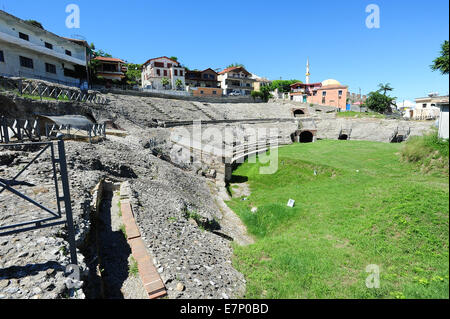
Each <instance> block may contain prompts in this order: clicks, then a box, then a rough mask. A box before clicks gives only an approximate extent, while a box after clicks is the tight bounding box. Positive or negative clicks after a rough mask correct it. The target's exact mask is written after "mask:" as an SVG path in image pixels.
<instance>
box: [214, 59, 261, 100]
mask: <svg viewBox="0 0 450 319" xmlns="http://www.w3.org/2000/svg"><path fill="white" fill-rule="evenodd" d="M218 80H219V82H220V86H221V88H222V90H223V94H224V95H229V94H230V93H233V92H235V93H238V94H240V95H250V94H251V92H252V91H253V90H254V87H253V83H255V81H256V80H255V79H254V78H252V74H251V73H250V72H248V71H247V70H246V69H245V68H244V67H241V66H238V67H229V68H226V69H225V70H223V71H222V72H219V76H218Z"/></svg>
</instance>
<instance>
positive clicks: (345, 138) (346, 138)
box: [339, 134, 348, 141]
mask: <svg viewBox="0 0 450 319" xmlns="http://www.w3.org/2000/svg"><path fill="white" fill-rule="evenodd" d="M339 140H340V141H346V140H348V135H347V134H341V135H339Z"/></svg>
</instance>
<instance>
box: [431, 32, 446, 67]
mask: <svg viewBox="0 0 450 319" xmlns="http://www.w3.org/2000/svg"><path fill="white" fill-rule="evenodd" d="M448 51H449V45H448V40H445V41H444V43H443V44H442V45H441V52H440V54H441V55H440V56H439V57H437V58H436V59H435V60H434V61H433V64H432V65H431V66H430V67H431V69H432V70H433V71H438V70H439V71H440V72H441V73H442V74H448V71H449V66H448V64H449V58H448Z"/></svg>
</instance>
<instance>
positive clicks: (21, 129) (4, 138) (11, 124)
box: [0, 117, 41, 143]
mask: <svg viewBox="0 0 450 319" xmlns="http://www.w3.org/2000/svg"><path fill="white" fill-rule="evenodd" d="M12 140H17V141H26V140H28V141H40V140H41V135H40V132H39V122H38V121H37V120H20V119H12V120H11V119H7V118H5V117H0V143H9V142H11V141H12Z"/></svg>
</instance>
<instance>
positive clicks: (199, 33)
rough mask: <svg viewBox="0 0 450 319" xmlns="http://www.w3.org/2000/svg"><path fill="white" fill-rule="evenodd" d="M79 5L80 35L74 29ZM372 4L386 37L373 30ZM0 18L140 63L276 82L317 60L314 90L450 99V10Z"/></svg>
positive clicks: (277, 5) (194, 5) (348, 3)
mask: <svg viewBox="0 0 450 319" xmlns="http://www.w3.org/2000/svg"><path fill="white" fill-rule="evenodd" d="M71 3H73V4H77V5H79V7H80V11H81V28H80V29H67V28H66V26H65V20H66V17H67V15H68V14H67V13H66V12H65V8H66V6H67V5H68V4H71ZM371 3H373V4H377V5H378V6H379V7H380V19H381V20H380V22H381V25H380V28H379V29H368V28H367V27H366V24H365V21H366V18H367V16H368V15H369V14H368V13H366V12H365V8H366V6H367V5H369V4H371ZM0 9H2V10H5V11H7V12H9V13H11V14H13V15H16V16H18V17H20V18H22V19H35V20H38V21H40V22H41V23H42V24H43V25H44V27H45V28H46V29H47V30H49V31H52V32H54V33H56V34H59V35H61V36H68V37H71V36H74V35H82V36H83V37H85V38H86V40H87V41H88V42H89V43H90V42H94V43H95V45H96V47H97V48H101V49H103V50H104V51H106V52H108V53H110V54H112V55H113V56H115V57H120V58H122V59H125V60H127V61H129V62H134V63H143V62H145V61H146V60H147V59H149V58H152V57H157V56H163V55H168V56H177V57H178V58H179V60H180V61H181V62H182V63H183V64H185V65H186V66H188V67H189V68H198V69H203V68H208V67H211V68H224V67H226V66H227V65H228V64H231V63H234V62H238V63H242V64H244V65H245V66H246V67H247V69H248V70H249V71H250V72H252V73H256V74H258V75H260V76H264V77H268V78H270V79H280V77H281V78H283V79H292V78H296V79H299V80H304V78H305V64H306V59H307V57H309V59H310V63H311V81H313V82H320V81H323V80H325V79H328V78H334V79H337V80H339V81H340V82H341V83H343V84H346V85H348V86H349V88H350V91H352V92H355V93H358V91H359V89H361V91H362V93H363V94H364V93H368V92H369V91H371V90H375V89H376V88H377V85H378V83H380V82H383V83H387V82H388V83H390V84H391V85H392V86H393V87H394V88H395V91H394V92H393V95H394V96H397V97H398V98H399V100H400V101H401V100H403V99H407V100H413V99H414V98H416V97H420V96H425V95H426V94H427V93H429V92H435V91H437V92H439V93H440V94H448V90H449V89H448V86H449V77H448V76H442V75H441V74H440V73H439V72H432V71H431V70H430V68H429V65H430V64H431V62H432V60H433V59H434V58H435V57H437V55H438V53H439V51H440V45H441V43H442V42H443V41H444V40H448V38H449V14H448V12H449V2H448V1H447V0H428V1H418V0H409V1H407V0H368V1H365V0H345V1H336V0H322V1H310V0H308V1H305V0H297V1H281V2H279V1H266V0H240V1H236V0H227V1H224V0H222V1H215V0H190V1H177V0H172V1H170V2H169V1H161V0H158V1H154V0H145V1H144V0H139V1H138V0H128V1H106V0H90V1H88V0H70V1H64V0H39V1H37V0H0Z"/></svg>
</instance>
